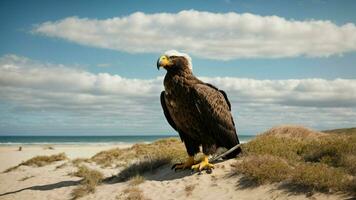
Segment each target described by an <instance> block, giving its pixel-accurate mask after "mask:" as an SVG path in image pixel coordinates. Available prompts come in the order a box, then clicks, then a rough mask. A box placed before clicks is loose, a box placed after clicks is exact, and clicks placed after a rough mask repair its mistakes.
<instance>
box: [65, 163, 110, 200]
mask: <svg viewBox="0 0 356 200" xmlns="http://www.w3.org/2000/svg"><path fill="white" fill-rule="evenodd" d="M73 175H74V176H77V177H81V178H82V180H81V181H80V185H79V186H78V187H76V188H75V189H74V190H73V191H72V193H71V195H72V199H78V198H80V197H83V196H86V195H88V194H90V193H94V192H95V188H96V186H97V185H99V184H100V183H101V181H102V180H103V177H104V176H103V174H102V173H101V172H99V171H98V170H94V169H90V168H88V167H86V166H84V165H81V166H79V167H78V170H77V171H76V172H75V173H73Z"/></svg>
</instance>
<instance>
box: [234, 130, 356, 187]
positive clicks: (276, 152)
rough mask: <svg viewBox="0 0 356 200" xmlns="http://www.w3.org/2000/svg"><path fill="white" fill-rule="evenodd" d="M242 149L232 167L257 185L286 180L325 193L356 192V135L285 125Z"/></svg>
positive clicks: (257, 138) (261, 136)
mask: <svg viewBox="0 0 356 200" xmlns="http://www.w3.org/2000/svg"><path fill="white" fill-rule="evenodd" d="M340 132H341V130H338V133H340ZM242 148H243V152H244V153H243V156H242V157H241V158H239V159H238V161H237V162H236V163H235V164H234V165H233V170H234V172H238V173H242V174H244V175H245V177H247V178H248V179H250V180H252V181H254V182H256V183H258V184H263V183H267V182H268V183H273V182H281V181H283V182H285V183H288V184H294V185H299V186H303V187H305V188H307V189H310V190H317V191H322V192H337V191H341V192H349V193H353V192H354V191H355V190H353V188H355V183H354V182H355V175H356V174H355V171H356V170H355V169H356V167H355V163H356V162H355V161H356V156H355V155H356V134H325V133H320V132H315V131H312V130H309V129H305V128H303V127H295V126H293V127H286V126H284V127H276V128H273V130H272V131H271V130H269V131H267V132H266V133H264V134H262V135H260V136H258V137H256V138H255V139H254V140H252V141H250V142H248V143H246V144H244V145H243V147H242Z"/></svg>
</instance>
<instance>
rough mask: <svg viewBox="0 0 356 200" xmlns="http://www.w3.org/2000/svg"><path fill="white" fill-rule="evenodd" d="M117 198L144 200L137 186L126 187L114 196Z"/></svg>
mask: <svg viewBox="0 0 356 200" xmlns="http://www.w3.org/2000/svg"><path fill="white" fill-rule="evenodd" d="M116 199H117V200H146V198H145V197H144V196H143V192H142V190H141V189H140V188H138V187H128V188H126V189H124V190H123V192H122V193H121V194H120V195H118V196H116Z"/></svg>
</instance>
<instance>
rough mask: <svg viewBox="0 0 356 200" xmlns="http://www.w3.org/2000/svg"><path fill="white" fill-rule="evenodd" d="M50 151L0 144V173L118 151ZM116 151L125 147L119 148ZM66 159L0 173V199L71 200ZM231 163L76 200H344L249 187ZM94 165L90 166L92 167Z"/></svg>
mask: <svg viewBox="0 0 356 200" xmlns="http://www.w3.org/2000/svg"><path fill="white" fill-rule="evenodd" d="M53 147H54V150H51V149H44V147H43V146H39V145H31V146H24V147H23V149H22V151H18V147H16V146H0V170H1V171H3V170H4V169H7V168H9V167H11V166H14V165H17V164H19V163H20V162H22V161H24V160H26V159H29V158H31V157H33V156H36V155H50V154H56V153H60V152H65V153H66V154H67V156H68V157H69V158H70V159H74V158H89V157H91V156H93V155H94V154H95V153H97V152H100V151H103V150H107V149H110V148H114V147H118V145H102V146H96V145H76V146H75V145H72V146H68V145H62V146H58V145H55V146H53ZM119 147H121V148H124V147H127V146H119ZM66 162H68V161H59V162H56V163H54V164H51V165H48V166H44V167H28V166H21V167H20V168H18V169H16V170H14V171H11V172H8V173H1V174H0V199H19V200H20V199H38V200H47V199H54V200H56V199H58V200H59V199H71V192H72V190H73V189H74V188H76V187H77V185H78V184H79V182H80V178H78V177H73V176H71V175H70V173H72V172H74V171H75V170H76V168H75V167H74V166H71V165H68V166H65V167H62V168H59V169H57V168H56V167H57V166H60V165H62V164H63V163H66ZM233 162H236V161H235V160H233V159H232V160H228V161H224V162H221V163H217V164H215V167H216V169H214V170H213V173H212V174H207V173H206V172H203V173H200V174H199V173H191V172H190V171H189V170H185V171H180V172H174V171H172V170H170V166H163V167H161V168H159V169H157V170H156V171H155V172H154V173H149V174H146V175H144V176H145V179H146V180H145V181H144V182H143V183H141V184H139V185H137V186H131V185H130V184H129V182H128V181H126V182H114V183H103V184H101V185H99V186H98V187H97V188H96V192H95V193H93V194H89V195H88V196H85V197H82V198H80V199H103V200H104V199H105V200H110V199H130V197H131V199H132V196H130V195H131V193H136V194H137V193H139V194H140V195H139V197H140V198H136V199H152V200H153V199H204V200H210V199H211V200H217V199H219V200H224V199H296V200H299V199H313V200H314V199H330V200H334V199H343V198H345V197H343V196H341V195H327V194H321V193H315V194H313V195H309V194H304V193H298V192H295V191H290V190H286V189H281V188H279V187H278V184H272V185H263V186H258V187H251V186H249V185H248V184H245V183H244V181H243V178H242V177H241V176H238V175H237V176H236V175H235V176H231V168H230V165H231V164H232V163H233ZM94 167H95V166H94ZM96 168H97V169H99V170H100V171H101V172H103V173H104V175H105V176H106V177H110V176H112V175H115V174H117V173H119V172H120V170H122V168H114V169H103V168H99V167H98V166H97V167H96Z"/></svg>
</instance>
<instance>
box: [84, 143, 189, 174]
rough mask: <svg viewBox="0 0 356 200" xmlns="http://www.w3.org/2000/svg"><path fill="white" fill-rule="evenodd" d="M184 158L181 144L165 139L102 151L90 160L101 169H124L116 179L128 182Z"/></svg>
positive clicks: (184, 151) (183, 149) (185, 154)
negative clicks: (119, 167)
mask: <svg viewBox="0 0 356 200" xmlns="http://www.w3.org/2000/svg"><path fill="white" fill-rule="evenodd" d="M186 157H187V153H186V150H185V148H184V145H183V143H182V142H181V141H180V140H179V139H178V138H167V139H161V140H157V141H155V142H153V143H149V144H135V145H133V146H132V147H130V148H126V149H118V148H116V149H111V150H107V151H102V152H100V153H98V154H96V155H94V156H93V157H92V158H91V159H90V160H91V161H93V162H95V163H96V164H98V165H99V166H101V167H108V166H110V167H113V166H114V167H118V166H121V167H124V169H123V170H122V171H121V172H120V174H119V176H118V178H119V180H128V179H129V178H131V177H134V176H137V175H142V174H143V173H145V172H149V171H151V172H152V171H153V170H155V169H157V168H159V167H161V166H163V165H166V164H170V163H173V162H182V161H184V160H185V159H186Z"/></svg>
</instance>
